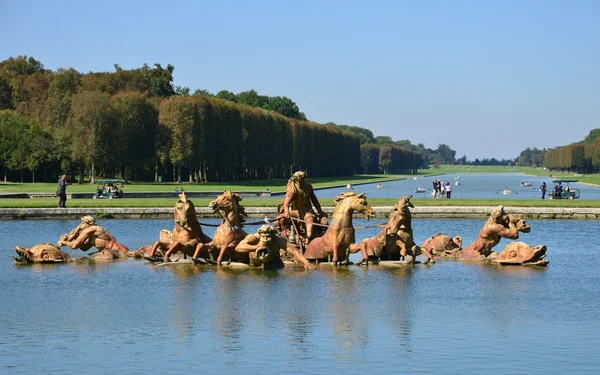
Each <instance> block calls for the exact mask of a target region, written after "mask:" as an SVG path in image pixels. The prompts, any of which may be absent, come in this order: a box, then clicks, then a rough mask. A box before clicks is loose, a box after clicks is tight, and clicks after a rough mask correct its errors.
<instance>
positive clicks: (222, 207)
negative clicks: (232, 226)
mask: <svg viewBox="0 0 600 375" xmlns="http://www.w3.org/2000/svg"><path fill="white" fill-rule="evenodd" d="M241 200H242V197H241V196H240V195H239V194H235V193H232V192H231V190H230V191H225V192H223V194H221V195H219V196H218V197H217V199H215V200H214V201H212V202H210V203H209V204H208V207H209V208H210V209H211V210H213V212H217V211H219V212H220V213H221V214H222V215H224V216H225V217H229V216H232V218H233V220H235V221H238V222H239V223H243V222H244V220H245V219H244V217H247V216H248V215H247V214H246V210H244V207H242V206H241V205H240V203H239V202H240V201H241ZM230 220H231V218H230Z"/></svg>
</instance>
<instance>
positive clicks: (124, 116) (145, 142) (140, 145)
mask: <svg viewBox="0 0 600 375" xmlns="http://www.w3.org/2000/svg"><path fill="white" fill-rule="evenodd" d="M112 103H113V106H114V109H115V115H116V118H117V124H118V127H117V129H115V132H116V133H117V134H118V137H117V138H116V140H115V149H114V150H113V152H114V155H115V156H116V158H117V159H118V163H119V166H120V168H121V169H122V170H123V171H124V176H123V177H124V178H125V179H128V167H129V166H130V165H132V163H133V164H135V163H136V162H142V161H145V160H146V161H147V160H148V159H149V158H150V156H151V155H154V154H155V152H156V151H155V149H156V133H157V130H156V127H157V123H158V111H157V110H156V109H155V108H154V106H153V105H152V104H151V103H150V102H149V101H148V98H147V97H146V96H144V95H143V94H141V93H137V92H127V93H122V94H118V95H116V96H114V97H113V98H112Z"/></svg>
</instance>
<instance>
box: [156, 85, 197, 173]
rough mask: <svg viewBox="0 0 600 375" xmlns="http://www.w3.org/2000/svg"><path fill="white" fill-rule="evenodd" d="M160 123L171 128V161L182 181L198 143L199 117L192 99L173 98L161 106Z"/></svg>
mask: <svg viewBox="0 0 600 375" xmlns="http://www.w3.org/2000/svg"><path fill="white" fill-rule="evenodd" d="M159 122H160V123H162V124H164V125H165V126H166V127H167V128H169V133H170V136H171V148H170V150H169V160H170V161H171V163H173V165H174V166H175V167H176V172H177V179H178V180H181V178H182V176H181V168H182V167H183V166H186V165H189V164H190V163H191V162H192V158H193V157H194V153H195V150H196V142H197V141H198V130H199V126H198V124H197V123H198V117H197V110H196V105H195V101H194V99H192V98H183V97H181V96H173V97H171V98H169V99H168V100H166V101H164V102H163V103H162V104H161V106H160V111H159Z"/></svg>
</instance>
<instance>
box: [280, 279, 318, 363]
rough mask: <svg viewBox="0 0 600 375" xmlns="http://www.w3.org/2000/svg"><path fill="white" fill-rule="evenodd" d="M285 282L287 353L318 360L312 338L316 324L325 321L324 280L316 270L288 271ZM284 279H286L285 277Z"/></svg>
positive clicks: (284, 308)
mask: <svg viewBox="0 0 600 375" xmlns="http://www.w3.org/2000/svg"><path fill="white" fill-rule="evenodd" d="M286 271H289V272H286V274H285V275H284V278H283V279H285V282H284V283H283V285H281V291H280V293H281V296H282V302H283V304H282V306H283V309H282V310H283V320H284V324H285V325H286V327H287V339H286V341H287V342H288V343H289V345H290V347H289V349H288V350H287V354H288V355H289V356H290V357H296V358H298V359H299V360H306V359H314V357H315V355H314V354H313V353H312V352H311V349H314V347H313V345H312V343H311V338H312V335H313V333H314V329H315V327H317V326H318V325H319V322H321V321H322V320H323V317H322V313H323V311H322V310H323V300H322V299H321V298H320V293H321V291H320V290H321V289H322V283H321V279H320V278H319V277H315V276H318V273H317V272H316V271H314V272H304V271H299V270H295V271H294V270H286ZM281 281H283V280H281Z"/></svg>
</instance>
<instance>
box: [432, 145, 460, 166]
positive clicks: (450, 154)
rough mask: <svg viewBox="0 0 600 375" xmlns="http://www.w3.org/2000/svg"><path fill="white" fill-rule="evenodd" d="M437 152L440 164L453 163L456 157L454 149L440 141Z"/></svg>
mask: <svg viewBox="0 0 600 375" xmlns="http://www.w3.org/2000/svg"><path fill="white" fill-rule="evenodd" d="M437 154H438V155H439V161H440V162H441V163H442V164H454V163H455V160H454V158H455V157H456V151H454V150H453V149H451V148H450V146H448V145H447V144H444V143H440V144H439V145H438V148H437Z"/></svg>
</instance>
